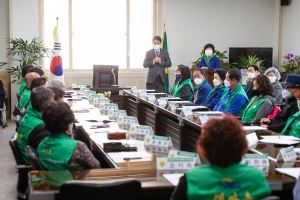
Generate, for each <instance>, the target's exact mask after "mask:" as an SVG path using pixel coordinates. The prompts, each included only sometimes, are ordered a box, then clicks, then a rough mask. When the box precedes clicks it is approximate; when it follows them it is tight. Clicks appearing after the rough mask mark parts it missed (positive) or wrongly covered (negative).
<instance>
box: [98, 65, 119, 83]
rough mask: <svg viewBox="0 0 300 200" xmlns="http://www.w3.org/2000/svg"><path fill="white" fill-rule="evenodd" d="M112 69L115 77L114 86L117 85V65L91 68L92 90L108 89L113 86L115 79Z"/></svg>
mask: <svg viewBox="0 0 300 200" xmlns="http://www.w3.org/2000/svg"><path fill="white" fill-rule="evenodd" d="M112 69H114V74H115V77H116V85H118V71H119V66H118V65H94V66H93V88H99V87H110V86H111V85H114V84H115V83H114V82H115V81H114V80H115V78H114V75H113V73H112V71H111V70H112Z"/></svg>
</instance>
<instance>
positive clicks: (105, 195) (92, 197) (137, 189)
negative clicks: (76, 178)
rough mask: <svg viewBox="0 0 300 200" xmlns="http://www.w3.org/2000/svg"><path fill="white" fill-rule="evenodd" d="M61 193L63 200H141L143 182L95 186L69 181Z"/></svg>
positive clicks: (61, 188) (135, 181)
mask: <svg viewBox="0 0 300 200" xmlns="http://www.w3.org/2000/svg"><path fill="white" fill-rule="evenodd" d="M59 193H60V197H61V199H62V200H82V199H89V200H96V199H97V200H112V199H130V200H140V199H141V182H140V181H138V180H130V181H122V182H116V183H107V184H93V183H78V182H73V181H67V182H65V183H64V184H63V185H62V186H61V187H60V192H59Z"/></svg>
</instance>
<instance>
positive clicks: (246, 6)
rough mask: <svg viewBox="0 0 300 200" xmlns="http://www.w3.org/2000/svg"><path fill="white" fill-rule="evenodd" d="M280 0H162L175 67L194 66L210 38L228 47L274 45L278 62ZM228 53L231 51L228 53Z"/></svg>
mask: <svg viewBox="0 0 300 200" xmlns="http://www.w3.org/2000/svg"><path fill="white" fill-rule="evenodd" d="M276 3H278V1H277V0H275V1H274V0H251V1H250V0H226V1H224V0H184V1H183V0H162V21H163V22H165V23H166V31H167V37H168V50H169V53H170V57H171V60H172V63H173V65H172V68H173V69H174V68H175V66H177V65H178V64H185V65H188V66H191V65H192V64H191V62H193V61H195V60H196V59H197V58H198V57H199V55H200V52H201V50H202V49H203V47H204V45H205V44H207V43H209V42H210V41H211V43H212V44H214V45H215V47H216V49H217V50H219V51H229V47H273V65H274V66H277V65H278V61H277V60H278V6H277V4H276ZM227 56H228V53H227Z"/></svg>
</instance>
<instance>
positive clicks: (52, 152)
mask: <svg viewBox="0 0 300 200" xmlns="http://www.w3.org/2000/svg"><path fill="white" fill-rule="evenodd" d="M77 143H78V141H76V140H73V139H70V138H69V137H68V136H67V135H66V134H64V133H57V134H55V133H49V136H48V137H46V138H45V139H44V140H43V141H42V142H41V143H40V144H39V146H38V148H37V153H38V155H39V158H40V160H41V163H42V164H43V166H44V167H46V168H47V169H48V170H50V171H58V170H67V169H69V170H71V169H73V170H75V167H72V166H70V165H68V162H69V160H70V159H71V157H72V155H73V152H74V149H75V147H76V145H77ZM76 169H77V168H76Z"/></svg>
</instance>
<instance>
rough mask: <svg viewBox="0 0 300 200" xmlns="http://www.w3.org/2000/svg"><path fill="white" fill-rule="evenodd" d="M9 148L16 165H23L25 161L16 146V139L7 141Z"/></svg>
mask: <svg viewBox="0 0 300 200" xmlns="http://www.w3.org/2000/svg"><path fill="white" fill-rule="evenodd" d="M9 146H10V148H11V150H12V152H13V154H14V157H15V160H16V163H17V165H24V164H25V161H24V160H23V157H22V154H21V150H20V148H19V146H18V144H17V140H16V138H13V139H11V140H10V141H9Z"/></svg>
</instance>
